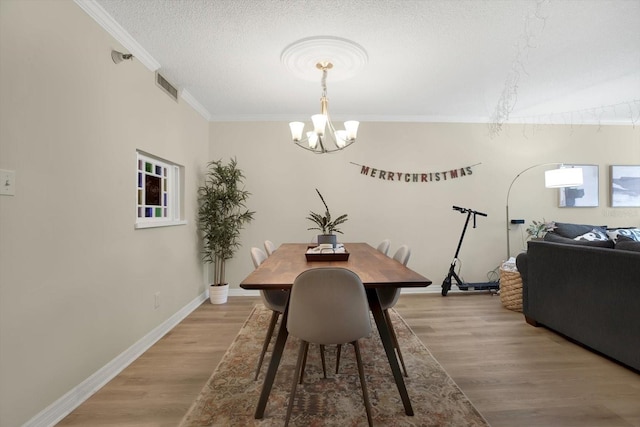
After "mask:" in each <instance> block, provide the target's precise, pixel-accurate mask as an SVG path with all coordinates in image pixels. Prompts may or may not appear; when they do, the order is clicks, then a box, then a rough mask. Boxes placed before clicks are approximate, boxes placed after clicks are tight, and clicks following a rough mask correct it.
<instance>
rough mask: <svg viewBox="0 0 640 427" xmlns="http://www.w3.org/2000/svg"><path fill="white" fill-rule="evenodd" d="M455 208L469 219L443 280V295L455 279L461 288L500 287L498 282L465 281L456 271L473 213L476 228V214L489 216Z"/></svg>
mask: <svg viewBox="0 0 640 427" xmlns="http://www.w3.org/2000/svg"><path fill="white" fill-rule="evenodd" d="M453 210H456V211H459V212H460V213H466V214H467V220H466V221H465V223H464V228H463V229H462V235H461V236H460V241H459V242H458V248H457V249H456V254H455V255H454V256H453V261H451V266H450V267H449V274H447V277H445V279H444V281H443V282H442V296H443V297H446V296H447V293H448V292H449V289H451V283H452V281H453V280H455V281H456V285H457V286H458V288H459V289H460V290H463V291H467V290H469V288H472V289H475V290H482V289H499V288H500V284H499V283H498V282H483V283H464V282H463V281H462V280H461V279H460V277H458V275H457V274H456V272H455V267H456V263H457V262H458V261H459V259H458V254H459V253H460V247H461V246H462V239H464V234H465V233H466V232H467V226H468V225H469V220H470V219H471V216H472V215H473V228H476V215H480V216H487V214H486V213H482V212H478V211H474V210H471V209H466V208H461V207H458V206H454V207H453Z"/></svg>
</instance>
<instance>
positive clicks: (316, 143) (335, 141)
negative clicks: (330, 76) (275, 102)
mask: <svg viewBox="0 0 640 427" xmlns="http://www.w3.org/2000/svg"><path fill="white" fill-rule="evenodd" d="M316 68H318V69H319V70H321V71H322V80H321V85H322V96H321V98H320V114H315V115H313V116H311V121H312V122H313V130H312V131H309V132H307V133H306V135H305V137H304V138H303V132H304V123H303V122H291V123H289V127H290V128H291V138H292V139H293V142H294V143H295V144H296V145H297V146H299V147H300V148H304V149H305V150H309V151H313V152H314V153H317V154H324V153H330V152H333V151H338V150H342V149H344V148H347V147H348V146H350V145H351V144H353V143H354V142H356V137H357V135H358V125H359V124H360V123H359V122H357V121H355V120H349V121H346V122H344V130H336V128H335V126H334V125H333V123H332V122H331V118H330V117H329V110H328V103H329V102H328V100H327V71H328V70H330V69H331V68H333V64H332V63H331V62H328V61H325V62H318V63H317V64H316Z"/></svg>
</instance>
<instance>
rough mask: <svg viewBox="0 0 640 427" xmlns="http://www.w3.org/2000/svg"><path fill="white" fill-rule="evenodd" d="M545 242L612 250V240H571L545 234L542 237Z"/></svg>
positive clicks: (552, 234) (553, 234)
mask: <svg viewBox="0 0 640 427" xmlns="http://www.w3.org/2000/svg"><path fill="white" fill-rule="evenodd" d="M544 240H545V241H546V242H554V243H564V244H566V245H579V246H596V247H600V248H613V240H609V239H607V240H593V241H591V240H574V239H573V238H569V237H563V236H559V235H558V234H556V233H547V234H545V235H544Z"/></svg>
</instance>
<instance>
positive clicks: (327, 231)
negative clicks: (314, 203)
mask: <svg viewBox="0 0 640 427" xmlns="http://www.w3.org/2000/svg"><path fill="white" fill-rule="evenodd" d="M316 192H317V193H318V196H320V200H322V204H323V205H324V209H325V212H324V216H323V215H320V214H317V213H315V212H313V211H312V212H310V213H309V216H308V217H307V219H308V220H309V221H311V222H313V223H314V224H316V226H315V227H310V228H307V230H320V231H321V232H322V234H319V235H318V244H322V243H331V244H332V245H333V247H334V248H335V247H336V243H337V239H336V235H335V234H334V233H340V234H342V231H340V229H339V228H338V226H339V225H340V224H344V223H345V222H346V221H347V214H343V215H340V216H339V217H337V218H336V219H334V220H333V221H332V220H331V213H330V212H329V207H328V206H327V203H326V202H325V201H324V197H322V194H320V191H318V189H317V188H316Z"/></svg>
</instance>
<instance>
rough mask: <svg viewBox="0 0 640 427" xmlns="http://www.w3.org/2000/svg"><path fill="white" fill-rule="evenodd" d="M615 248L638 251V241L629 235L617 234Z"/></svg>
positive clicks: (639, 244)
mask: <svg viewBox="0 0 640 427" xmlns="http://www.w3.org/2000/svg"><path fill="white" fill-rule="evenodd" d="M615 248H616V249H620V250H623V251H634V252H640V242H638V241H636V240H633V239H632V238H630V237H626V236H618V240H617V241H616V246H615Z"/></svg>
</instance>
